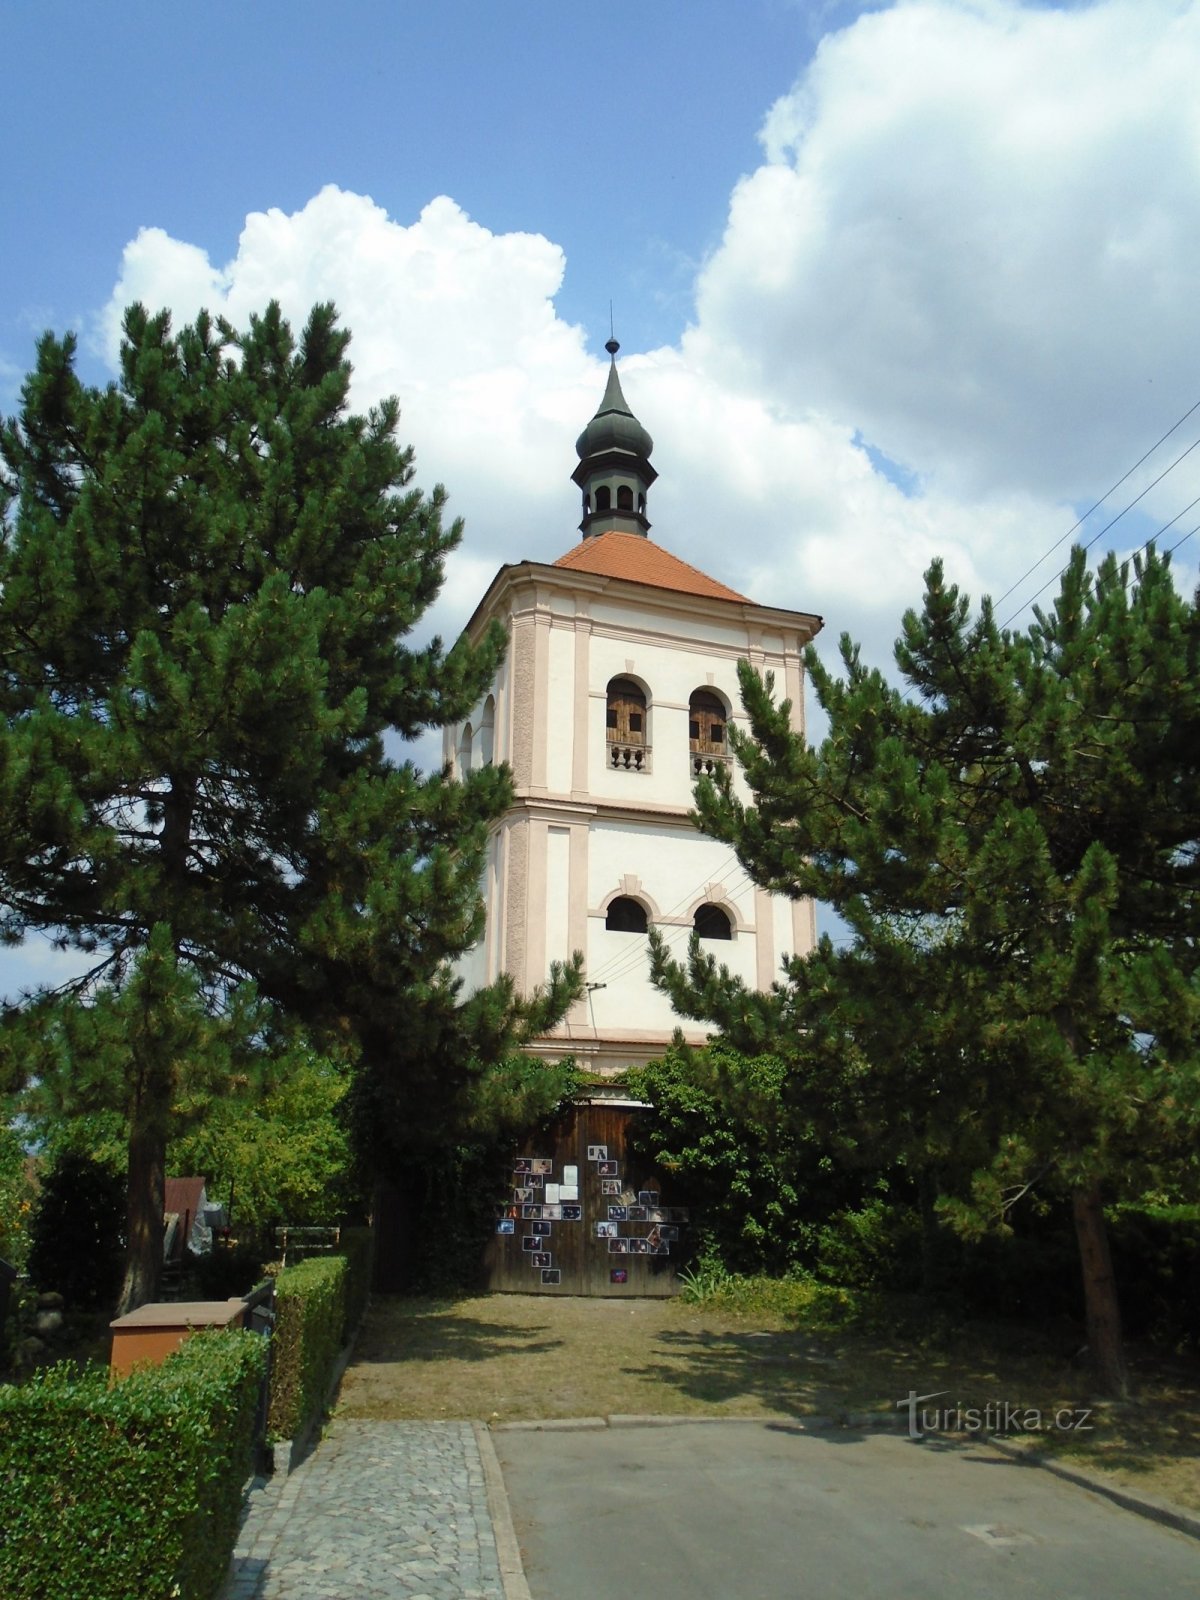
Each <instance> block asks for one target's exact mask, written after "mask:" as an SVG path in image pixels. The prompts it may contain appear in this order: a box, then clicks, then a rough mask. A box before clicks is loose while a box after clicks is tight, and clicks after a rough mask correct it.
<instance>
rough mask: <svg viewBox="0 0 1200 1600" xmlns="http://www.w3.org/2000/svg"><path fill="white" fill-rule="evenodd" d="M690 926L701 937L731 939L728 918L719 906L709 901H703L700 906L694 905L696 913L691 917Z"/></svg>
mask: <svg viewBox="0 0 1200 1600" xmlns="http://www.w3.org/2000/svg"><path fill="white" fill-rule="evenodd" d="M692 926H693V927H694V928H695V930H696V932H697V933H698V934H699V935H700V937H701V938H702V939H732V938H733V929H732V928H731V927H730V925H729V918H728V917H727V916H726V914H725V913H724V911H722V910H721V908H720V906H714V905H713V904H712V902H711V901H707V900H706V901H705V903H704V904H703V905H702V906H697V907H696V915H695V916H694V917H693V918H692Z"/></svg>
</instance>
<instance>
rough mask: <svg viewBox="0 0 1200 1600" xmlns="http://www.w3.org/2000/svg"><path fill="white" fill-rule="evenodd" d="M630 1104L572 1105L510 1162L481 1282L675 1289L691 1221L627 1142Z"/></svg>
mask: <svg viewBox="0 0 1200 1600" xmlns="http://www.w3.org/2000/svg"><path fill="white" fill-rule="evenodd" d="M637 1114H638V1112H637V1108H636V1107H633V1106H629V1105H620V1104H612V1103H606V1102H604V1101H599V1102H595V1103H592V1104H588V1105H581V1106H574V1107H572V1108H571V1109H570V1110H569V1111H568V1112H567V1113H566V1114H565V1115H564V1116H563V1117H562V1118H561V1119H560V1121H559V1122H558V1123H557V1124H555V1126H554V1127H553V1128H551V1130H550V1131H549V1133H548V1134H547V1135H545V1137H544V1138H543V1140H542V1141H541V1142H540V1143H538V1144H537V1146H536V1148H535V1145H534V1144H533V1143H527V1144H526V1145H525V1146H524V1147H523V1148H522V1151H521V1153H520V1155H518V1156H517V1157H516V1159H515V1163H514V1169H513V1172H512V1174H511V1176H512V1188H511V1190H510V1192H509V1194H508V1195H506V1196H505V1197H504V1198H503V1199H502V1200H501V1201H500V1202H499V1203H498V1204H497V1207H496V1212H497V1214H496V1218H495V1232H494V1234H493V1237H492V1240H491V1243H490V1246H489V1249H488V1256H487V1271H488V1286H489V1288H491V1289H493V1290H501V1291H507V1292H508V1293H514V1294H584V1295H635V1296H637V1295H642V1296H644V1295H657V1296H663V1297H665V1296H667V1295H672V1294H674V1293H676V1291H677V1289H678V1287H679V1282H678V1278H677V1276H676V1274H677V1272H678V1269H679V1266H680V1262H681V1257H682V1256H683V1253H684V1251H685V1250H686V1247H687V1240H688V1234H689V1226H690V1217H689V1215H688V1213H687V1211H686V1209H685V1208H682V1207H680V1206H676V1205H672V1204H671V1202H670V1197H669V1195H667V1194H666V1193H664V1190H663V1185H662V1184H661V1183H660V1182H659V1179H658V1174H657V1173H656V1172H655V1171H654V1170H653V1169H652V1168H651V1167H649V1166H646V1165H644V1164H642V1163H640V1162H639V1161H637V1160H636V1159H634V1158H631V1157H630V1155H629V1153H628V1149H627V1145H628V1133H629V1128H630V1124H631V1122H632V1119H633V1118H634V1117H636V1116H637Z"/></svg>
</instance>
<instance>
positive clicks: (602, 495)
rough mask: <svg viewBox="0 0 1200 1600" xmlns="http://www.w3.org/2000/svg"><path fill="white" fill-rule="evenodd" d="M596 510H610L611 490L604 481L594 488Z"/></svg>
mask: <svg viewBox="0 0 1200 1600" xmlns="http://www.w3.org/2000/svg"><path fill="white" fill-rule="evenodd" d="M596 510H597V511H611V510H612V490H611V489H610V488H609V487H608V485H607V484H606V483H602V484H601V485H600V487H599V488H598V489H597V490H596Z"/></svg>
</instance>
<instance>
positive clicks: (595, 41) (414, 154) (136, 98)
mask: <svg viewBox="0 0 1200 1600" xmlns="http://www.w3.org/2000/svg"><path fill="white" fill-rule="evenodd" d="M841 9H843V10H845V11H848V10H849V8H841ZM822 10H824V11H825V12H826V14H827V15H832V14H834V13H835V12H837V11H838V10H839V8H836V7H834V8H822V7H811V6H805V5H799V4H795V3H791V0H747V3H744V4H738V5H733V4H729V3H717V0H653V3H650V4H646V3H644V0H643V3H641V4H633V3H630V0H615V3H613V0H610V3H607V4H606V5H604V6H603V7H586V6H582V5H574V4H571V3H569V0H568V3H563V0H541V3H524V4H518V5H511V6H502V5H499V4H496V3H494V0H483V3H480V0H446V3H441V4H437V5H429V4H422V5H412V4H404V3H402V0H400V3H392V4H382V5H381V4H378V3H374V4H361V3H356V0H338V3H336V4H335V3H332V0H324V3H313V0H265V3H262V0H256V3H255V4H253V5H248V4H246V3H245V0H240V3H236V4H234V3H229V0H205V3H204V4H196V3H194V0H193V3H189V0H182V3H181V0H172V3H171V4H170V5H163V4H161V3H146V4H130V3H128V0H111V3H109V4H106V5H103V6H97V5H94V4H88V3H84V0H75V3H68V4H64V3H62V0H39V3H38V4H36V5H30V4H5V5H3V7H0V17H2V18H3V34H4V45H5V49H4V53H5V57H6V70H5V96H4V103H3V106H2V107H0V123H2V125H3V129H4V136H5V148H6V149H7V150H9V151H10V152H15V151H21V152H22V155H21V157H20V158H19V159H17V160H14V161H13V163H12V164H11V166H10V168H9V173H8V178H7V180H6V187H9V189H10V193H9V195H8V198H7V202H6V211H7V214H8V217H9V222H10V230H9V238H10V240H14V241H19V248H18V249H17V250H11V249H10V250H9V251H6V252H5V260H4V262H3V264H2V266H0V274H2V277H0V282H2V284H3V295H2V296H0V306H2V307H3V321H2V324H0V332H2V345H3V351H4V355H5V357H6V359H7V360H8V361H10V362H13V363H17V364H20V365H24V364H25V363H26V355H27V351H28V347H29V334H30V331H31V328H40V327H41V326H43V325H45V324H46V323H48V322H49V323H52V324H53V325H55V326H61V325H63V324H65V323H71V322H75V321H79V320H82V319H86V318H87V317H88V316H89V314H92V313H94V311H95V310H96V308H97V306H98V305H100V304H102V303H103V301H104V300H105V299H106V298H107V295H108V292H109V291H110V289H111V287H112V280H113V276H114V269H115V266H116V263H117V262H118V261H119V259H120V254H121V250H122V249H123V247H124V245H125V244H126V242H127V241H128V240H129V239H130V238H131V237H133V235H134V234H135V233H136V232H137V230H138V228H139V227H141V226H144V225H147V224H150V223H153V224H156V225H158V226H160V227H162V228H164V229H166V230H167V231H168V232H169V233H171V234H172V235H174V236H176V237H178V238H182V239H187V240H190V241H192V242H195V243H199V244H203V245H204V246H205V247H206V248H208V249H210V250H211V251H212V252H213V253H214V255H215V256H219V257H223V256H224V255H225V254H226V253H229V252H231V251H232V249H233V246H234V244H235V241H236V239H237V236H238V233H239V232H240V230H241V227H242V224H243V222H244V220H245V217H246V214H247V213H248V212H250V211H253V210H257V209H262V208H264V207H266V206H268V205H272V206H279V207H281V208H283V209H285V210H289V211H290V210H293V209H296V208H298V207H300V206H302V205H303V204H304V203H305V201H307V200H308V199H310V198H311V196H312V195H313V194H315V193H316V192H317V190H318V189H320V188H321V187H322V186H323V185H324V184H326V183H335V184H338V185H340V186H342V187H344V188H348V189H351V190H354V191H355V192H357V193H360V194H367V195H370V196H372V197H373V198H374V199H375V200H376V201H378V202H379V204H380V205H382V206H383V207H385V208H386V210H387V211H388V212H389V214H390V215H392V216H394V217H397V218H399V219H402V220H409V219H411V218H412V217H414V216H415V215H416V214H417V213H418V212H419V211H420V209H421V207H422V206H423V205H425V204H426V202H427V201H428V200H430V199H432V198H433V196H434V195H437V194H442V193H445V194H448V195H451V196H453V198H454V199H455V200H456V201H458V203H459V204H460V205H461V206H463V207H464V209H465V210H467V211H468V212H469V213H470V214H471V215H472V216H475V217H477V218H478V219H479V220H480V221H482V222H484V223H485V224H486V226H487V227H488V228H490V229H492V230H494V231H496V232H501V233H503V232H508V231H511V230H536V231H538V232H541V233H545V234H546V235H547V236H548V237H550V238H552V239H554V240H556V241H557V242H558V243H560V244H562V245H563V247H564V248H565V250H566V251H567V255H568V259H569V262H570V269H569V271H568V274H567V277H566V280H565V282H564V285H563V290H562V294H561V296H560V299H559V303H558V306H559V311H560V314H561V315H562V316H563V317H564V318H566V319H567V320H568V321H578V322H582V323H584V324H585V325H586V326H587V327H588V329H589V333H590V334H591V335H592V337H593V338H595V339H596V341H597V348H599V345H601V344H602V343H603V340H604V338H605V337H607V328H605V327H602V323H603V322H604V320H605V319H606V317H607V307H608V301H609V299H610V298H611V299H613V300H614V301H615V302H616V305H617V308H618V311H619V314H620V320H621V324H622V326H621V336H622V338H623V339H624V340H625V341H626V343H627V344H630V345H632V347H633V348H645V347H648V346H651V345H654V344H658V343H662V342H664V341H665V340H668V339H674V338H677V337H678V335H679V333H680V332H681V331H682V327H683V324H684V322H685V321H686V319H687V317H688V314H689V311H690V289H691V280H692V277H693V275H694V272H695V269H696V267H697V266H698V264H699V262H700V260H701V259H702V257H703V255H704V254H705V253H706V252H707V251H709V250H711V249H712V248H713V247H714V246H715V245H716V243H717V242H718V240H719V239H720V235H721V230H722V227H723V226H724V221H725V213H726V208H727V203H728V197H729V192H730V190H731V189H732V187H733V184H734V182H735V181H736V179H737V178H738V177H739V176H740V175H741V174H742V173H743V172H745V171H748V170H749V169H750V168H751V166H752V165H753V164H754V162H755V160H756V148H757V147H756V138H755V135H756V132H757V128H758V125H759V122H760V121H761V118H762V115H763V112H764V111H765V109H766V107H767V106H768V105H770V104H771V103H772V101H774V100H775V99H776V97H777V96H779V95H781V94H783V93H785V92H786V91H787V90H788V89H789V88H790V87H791V85H792V83H793V82H794V81H795V78H796V76H797V74H798V73H799V71H800V69H801V67H802V66H803V64H804V61H805V60H806V58H807V56H808V55H809V54H810V52H811V49H812V47H813V45H814V44H815V42H816V40H817V38H818V37H819V24H818V23H817V21H816V20H815V19H816V15H817V14H818V13H819V12H821V11H822ZM14 203H15V214H14Z"/></svg>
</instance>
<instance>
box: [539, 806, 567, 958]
mask: <svg viewBox="0 0 1200 1600" xmlns="http://www.w3.org/2000/svg"><path fill="white" fill-rule="evenodd" d="M570 887H571V830H570V829H569V828H556V827H555V826H554V824H553V823H551V824H550V827H549V828H548V829H547V830H546V906H545V918H546V972H545V976H546V977H549V975H550V963H551V962H552V961H566V960H567V958H568V957H569V956H570V954H571V948H570V930H569V926H568V910H569V904H570Z"/></svg>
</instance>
